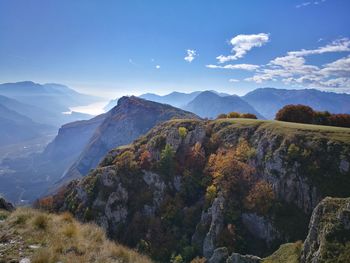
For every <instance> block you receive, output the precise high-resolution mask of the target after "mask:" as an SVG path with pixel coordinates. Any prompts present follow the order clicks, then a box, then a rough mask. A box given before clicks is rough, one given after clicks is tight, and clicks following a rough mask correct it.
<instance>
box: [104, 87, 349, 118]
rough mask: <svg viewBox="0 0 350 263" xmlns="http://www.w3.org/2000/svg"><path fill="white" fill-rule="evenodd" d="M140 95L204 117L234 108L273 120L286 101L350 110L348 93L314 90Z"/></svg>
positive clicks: (335, 110) (333, 109)
mask: <svg viewBox="0 0 350 263" xmlns="http://www.w3.org/2000/svg"><path fill="white" fill-rule="evenodd" d="M140 97H141V98H144V99H147V100H151V101H156V102H159V103H166V104H169V105H172V106H174V107H178V108H181V109H185V110H189V111H192V112H193V113H196V114H198V115H199V116H201V117H207V118H215V117H217V115H218V114H220V113H228V112H231V111H237V112H240V113H253V114H256V115H257V116H258V117H259V118H265V119H274V118H275V115H276V113H277V111H278V110H279V109H281V108H282V107H283V106H285V105H287V104H304V105H309V106H310V107H312V108H314V109H315V110H318V111H329V112H331V113H350V94H345V93H342V94H340V93H334V92H324V91H320V90H316V89H276V88H260V89H256V90H254V91H252V92H249V93H248V94H246V95H245V96H242V97H238V96H236V95H229V94H226V93H219V92H216V91H195V92H192V93H181V92H172V93H170V94H167V95H163V96H161V95H157V94H153V93H146V94H143V95H141V96H140ZM227 97H229V98H227ZM117 102H118V99H114V100H111V101H110V102H109V104H108V105H107V106H106V109H110V108H112V107H113V106H115V105H116V104H117Z"/></svg>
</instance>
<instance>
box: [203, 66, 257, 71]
mask: <svg viewBox="0 0 350 263" xmlns="http://www.w3.org/2000/svg"><path fill="white" fill-rule="evenodd" d="M206 67H207V68H213V69H242V70H249V71H253V70H256V69H258V68H259V66H258V65H254V64H228V65H225V66H220V65H212V64H210V65H206Z"/></svg>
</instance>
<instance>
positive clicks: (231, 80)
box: [228, 79, 239, 82]
mask: <svg viewBox="0 0 350 263" xmlns="http://www.w3.org/2000/svg"><path fill="white" fill-rule="evenodd" d="M228 81H229V82H239V79H229V80H228Z"/></svg>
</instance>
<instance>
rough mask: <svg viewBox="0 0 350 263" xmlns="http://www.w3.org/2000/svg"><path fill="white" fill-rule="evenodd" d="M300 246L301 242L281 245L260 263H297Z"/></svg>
mask: <svg viewBox="0 0 350 263" xmlns="http://www.w3.org/2000/svg"><path fill="white" fill-rule="evenodd" d="M302 245H303V244H302V243H301V242H296V243H287V244H283V245H281V246H280V248H279V249H278V250H277V251H275V252H274V253H273V254H272V255H271V256H269V257H267V258H264V259H263V261H262V263H299V258H300V253H301V249H302Z"/></svg>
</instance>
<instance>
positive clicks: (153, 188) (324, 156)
mask: <svg viewBox="0 0 350 263" xmlns="http://www.w3.org/2000/svg"><path fill="white" fill-rule="evenodd" d="M349 153H350V129H346V128H335V127H324V126H313V125H301V124H293V123H284V122H275V121H258V120H245V119H239V120H238V119H232V120H230V119H228V120H216V121H200V120H171V121H168V122H166V123H163V124H161V125H159V126H157V127H156V128H154V129H152V130H151V131H150V132H148V133H147V135H145V136H142V137H140V138H139V139H137V140H136V141H135V142H134V143H133V144H130V145H128V146H123V147H120V148H116V149H114V150H112V151H110V152H109V153H108V154H107V155H106V156H105V157H104V159H103V160H102V162H101V163H100V165H99V167H98V168H96V169H95V170H93V171H92V172H90V173H89V175H88V176H86V177H85V178H83V179H82V180H80V181H73V182H72V183H71V184H70V185H68V186H67V187H66V188H64V189H61V190H60V192H59V193H58V194H57V195H56V196H55V197H54V203H53V204H52V205H53V206H54V208H55V209H56V210H59V211H63V210H69V211H71V212H72V213H74V214H75V216H76V217H78V218H79V219H80V220H83V221H90V220H93V221H95V222H97V223H98V224H99V225H101V226H103V227H104V228H105V229H106V230H107V232H108V234H109V236H110V237H111V238H114V239H116V240H118V241H119V242H122V243H124V244H127V245H129V246H132V247H137V248H138V250H139V251H142V252H143V253H147V254H149V255H151V256H152V257H153V258H154V259H156V260H159V261H161V262H167V261H169V259H170V258H171V256H172V255H173V256H176V255H178V256H181V258H183V260H184V261H185V262H189V261H190V260H191V259H192V258H194V257H195V256H204V257H205V258H207V259H210V258H212V257H213V256H220V255H221V254H222V253H221V252H222V251H221V252H220V251H219V252H220V253H219V252H218V251H217V249H218V248H221V247H225V249H227V253H226V252H225V253H226V254H227V255H230V258H232V261H229V262H241V261H237V260H238V259H237V260H236V258H241V257H243V256H241V255H238V254H237V255H236V254H232V253H240V254H254V255H258V256H260V257H263V256H266V255H268V254H270V253H271V252H272V251H274V250H275V249H276V248H277V247H278V246H279V245H280V244H282V243H285V242H290V241H293V242H294V241H297V240H304V239H305V238H306V235H307V226H308V221H309V218H310V216H311V213H312V210H313V209H314V207H315V206H316V205H317V203H318V202H319V201H320V200H321V199H322V198H323V197H325V196H338V197H346V196H350V187H349V186H350V171H349V163H350V154H349ZM44 205H45V204H43V206H44ZM245 257H246V258H247V260H248V259H249V260H250V259H251V258H250V256H245ZM234 260H236V261H234ZM252 260H258V259H257V258H254V257H253V258H252ZM213 262H214V261H213ZM243 262H257V261H243Z"/></svg>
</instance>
